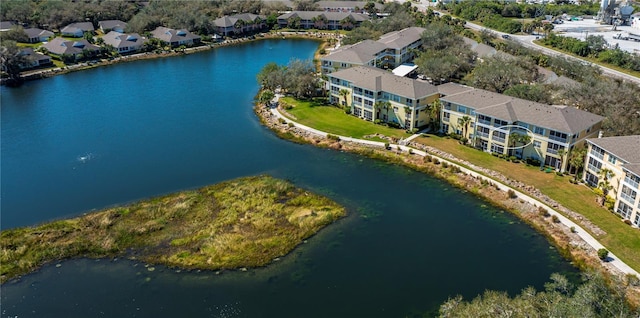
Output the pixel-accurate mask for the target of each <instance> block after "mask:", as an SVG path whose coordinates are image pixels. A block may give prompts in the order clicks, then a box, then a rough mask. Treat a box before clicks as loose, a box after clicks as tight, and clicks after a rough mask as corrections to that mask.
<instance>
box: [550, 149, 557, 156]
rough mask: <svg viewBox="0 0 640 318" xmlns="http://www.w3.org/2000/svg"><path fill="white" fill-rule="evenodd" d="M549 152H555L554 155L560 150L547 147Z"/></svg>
mask: <svg viewBox="0 0 640 318" xmlns="http://www.w3.org/2000/svg"><path fill="white" fill-rule="evenodd" d="M547 153H550V154H553V155H557V154H558V150H557V149H551V148H547Z"/></svg>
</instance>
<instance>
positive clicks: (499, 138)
mask: <svg viewBox="0 0 640 318" xmlns="http://www.w3.org/2000/svg"><path fill="white" fill-rule="evenodd" d="M491 141H495V142H499V143H504V141H505V139H504V138H502V137H496V136H494V137H493V138H491Z"/></svg>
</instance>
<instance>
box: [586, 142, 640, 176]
mask: <svg viewBox="0 0 640 318" xmlns="http://www.w3.org/2000/svg"><path fill="white" fill-rule="evenodd" d="M587 140H588V141H589V142H590V143H592V144H594V145H596V146H598V147H600V148H602V149H604V150H606V151H607V152H610V153H612V154H613V155H614V156H616V157H618V158H620V159H622V160H623V161H626V162H627V163H629V164H640V135H632V136H615V137H603V138H590V139H587ZM626 167H627V165H625V168H626Z"/></svg>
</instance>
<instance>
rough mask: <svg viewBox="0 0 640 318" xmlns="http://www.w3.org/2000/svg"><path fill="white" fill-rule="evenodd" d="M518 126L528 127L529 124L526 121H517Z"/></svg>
mask: <svg viewBox="0 0 640 318" xmlns="http://www.w3.org/2000/svg"><path fill="white" fill-rule="evenodd" d="M518 126H520V127H522V128H526V129H529V124H527V123H523V122H518Z"/></svg>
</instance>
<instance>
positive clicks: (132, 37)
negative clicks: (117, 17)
mask: <svg viewBox="0 0 640 318" xmlns="http://www.w3.org/2000/svg"><path fill="white" fill-rule="evenodd" d="M102 39H103V40H104V44H108V45H111V46H113V47H114V48H115V50H116V51H118V53H120V54H124V53H131V52H137V51H140V50H141V49H142V45H143V44H144V42H145V39H144V38H143V37H141V36H140V35H139V34H138V33H129V34H127V33H120V32H116V31H111V32H109V33H107V34H105V35H104V36H103V37H102Z"/></svg>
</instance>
